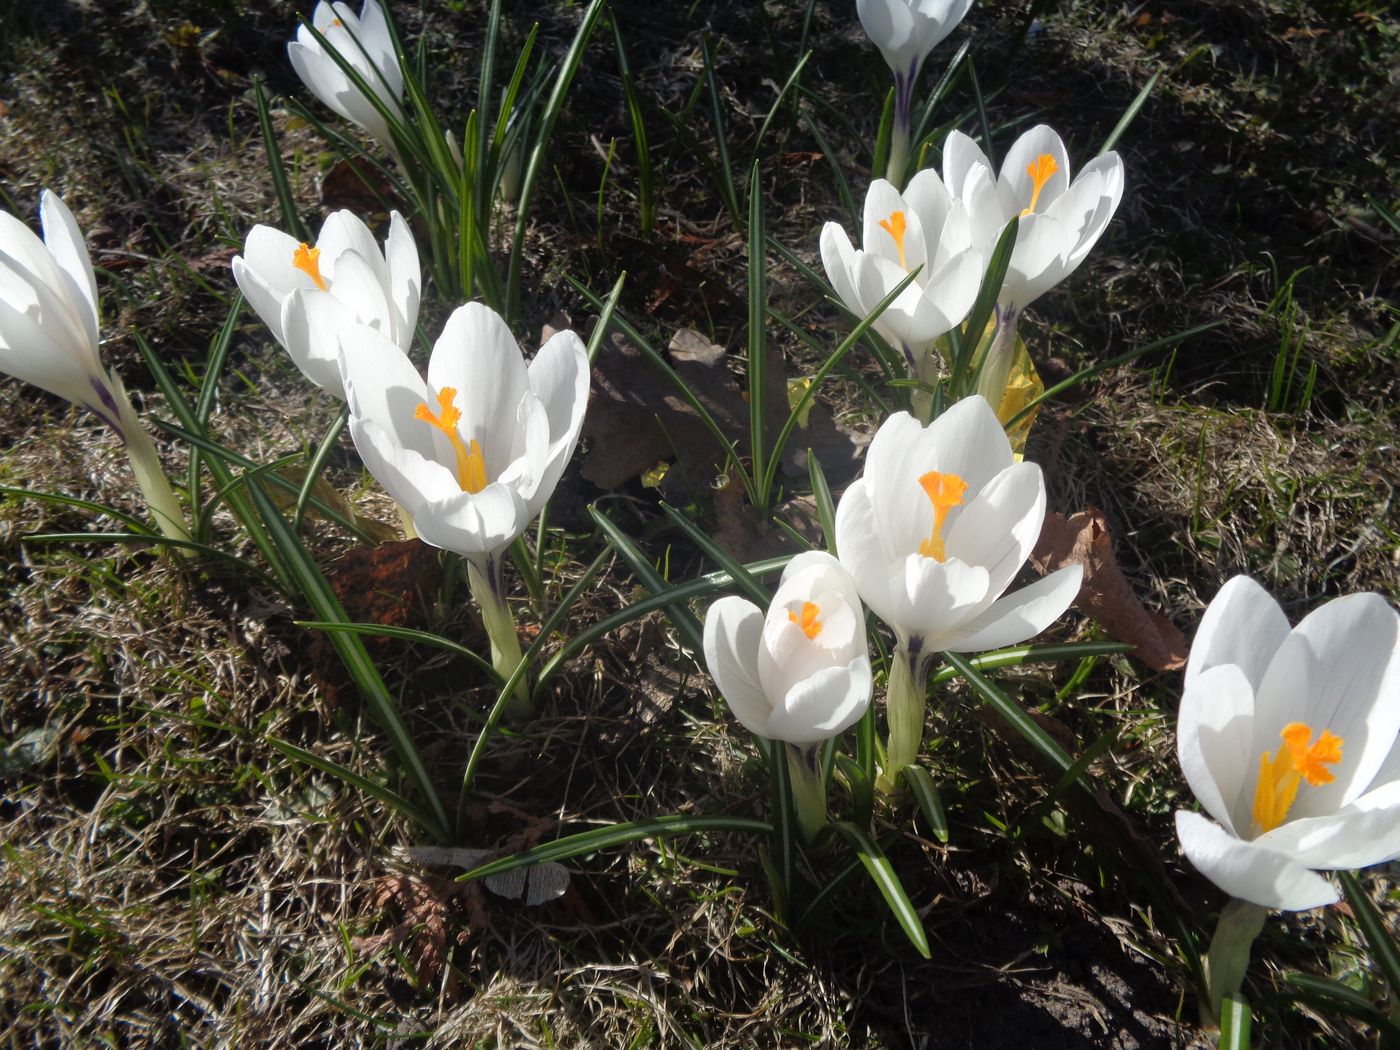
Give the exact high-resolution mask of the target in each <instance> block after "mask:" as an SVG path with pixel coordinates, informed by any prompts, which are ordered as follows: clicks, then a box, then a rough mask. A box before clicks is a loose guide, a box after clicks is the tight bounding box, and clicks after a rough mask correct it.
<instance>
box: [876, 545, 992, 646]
mask: <svg viewBox="0 0 1400 1050" xmlns="http://www.w3.org/2000/svg"><path fill="white" fill-rule="evenodd" d="M894 575H895V578H894V579H892V581H891V584H890V592H891V597H892V604H893V606H894V608H893V610H892V614H891V619H890V624H891V626H892V627H896V628H898V630H899V631H901V632H903V634H904V635H906V636H908V637H909V638H911V639H912V638H922V639H926V640H929V641H927V648H930V649H940V648H943V646H942V645H940V644H937V643H936V642H935V641H933V639H938V638H940V637H941V636H943V635H944V634H945V633H947V632H948V631H950V630H952V629H953V628H956V627H958V626H959V625H960V624H962V622H963V621H964V620H966V619H967V618H968V616H969V614H970V613H972V612H973V611H975V610H976V608H977V606H978V605H979V604H980V603H981V601H982V599H983V598H984V597H986V594H987V570H986V569H984V568H982V566H980V565H964V564H963V563H962V562H960V561H957V560H956V559H953V558H949V559H948V560H947V561H942V562H940V561H935V560H934V559H933V558H925V557H924V556H923V555H921V554H911V555H909V557H907V558H905V559H904V563H903V564H902V565H900V564H898V563H896V565H895V568H894ZM994 608H995V607H994Z"/></svg>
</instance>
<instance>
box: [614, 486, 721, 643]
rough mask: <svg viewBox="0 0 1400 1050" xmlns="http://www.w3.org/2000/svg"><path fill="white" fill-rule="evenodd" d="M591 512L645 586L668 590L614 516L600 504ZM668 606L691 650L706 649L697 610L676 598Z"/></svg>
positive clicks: (668, 613)
mask: <svg viewBox="0 0 1400 1050" xmlns="http://www.w3.org/2000/svg"><path fill="white" fill-rule="evenodd" d="M588 513H589V514H591V515H592V516H593V520H594V521H596V522H597V523H598V527H599V528H600V529H602V530H603V535H604V536H606V537H607V538H608V542H610V543H611V544H612V545H613V547H614V548H616V550H617V553H618V554H620V555H621V556H622V560H623V561H625V562H626V563H627V567H628V568H630V569H631V570H632V574H633V575H634V576H636V577H637V579H638V580H639V581H641V584H642V586H643V587H645V588H646V589H647V590H648V591H650V592H651V593H652V594H654V595H661V594H663V593H665V592H666V591H667V586H666V581H665V580H663V579H662V578H661V576H660V575H658V574H657V572H656V570H655V569H653V568H652V567H651V560H650V559H649V558H647V556H646V555H645V554H643V553H642V552H641V550H640V548H638V547H637V545H636V544H635V543H633V542H632V540H631V537H629V536H628V535H627V534H626V533H625V532H623V531H622V530H621V529H620V528H618V526H617V525H616V524H615V523H614V522H613V520H612V519H611V518H609V517H608V516H607V515H606V514H604V513H603V512H602V511H601V510H599V509H598V508H597V507H590V508H588ZM667 606H668V607H667V609H666V613H667V615H668V616H670V617H671V622H672V623H674V624H675V625H676V630H678V631H680V633H681V635H682V637H683V638H684V639H685V643H686V645H688V646H690V649H691V652H694V653H700V652H703V651H704V649H705V645H704V632H703V631H702V630H701V627H700V622H699V621H698V620H696V619H695V614H694V613H692V612H691V611H690V609H689V608H687V606H686V605H685V603H684V602H682V601H677V602H675V603H674V604H671V603H667Z"/></svg>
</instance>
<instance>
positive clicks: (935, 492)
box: [919, 470, 967, 561]
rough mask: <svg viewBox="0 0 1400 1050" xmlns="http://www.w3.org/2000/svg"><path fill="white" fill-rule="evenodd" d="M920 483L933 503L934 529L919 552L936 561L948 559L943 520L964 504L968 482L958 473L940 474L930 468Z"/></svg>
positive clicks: (920, 545) (920, 546)
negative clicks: (944, 545)
mask: <svg viewBox="0 0 1400 1050" xmlns="http://www.w3.org/2000/svg"><path fill="white" fill-rule="evenodd" d="M919 484H920V485H921V486H922V487H923V490H924V494H925V495H926V496H928V501H929V502H930V503H932V504H933V531H932V532H930V533H929V537H928V539H926V540H924V541H923V542H921V543H920V544H919V553H920V554H922V555H923V556H924V557H925V558H932V559H933V560H934V561H946V560H947V558H948V553H947V551H945V550H944V549H943V522H944V521H945V520H946V519H947V517H948V512H949V511H950V510H952V509H953V508H954V507H960V506H962V501H963V496H964V495H965V494H966V493H967V482H966V481H964V480H963V479H962V478H960V477H958V476H957V475H956V474H940V473H939V472H938V471H936V470H930V471H929V472H928V473H927V474H925V475H923V476H922V477H920V478H919Z"/></svg>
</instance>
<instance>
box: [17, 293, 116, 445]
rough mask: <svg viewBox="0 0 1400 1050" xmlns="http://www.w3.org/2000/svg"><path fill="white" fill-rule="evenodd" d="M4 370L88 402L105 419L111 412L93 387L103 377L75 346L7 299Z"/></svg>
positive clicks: (67, 397)
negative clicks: (60, 338)
mask: <svg viewBox="0 0 1400 1050" xmlns="http://www.w3.org/2000/svg"><path fill="white" fill-rule="evenodd" d="M0 372H6V373H8V374H9V375H12V376H14V377H15V378H16V379H19V380H22V381H23V382H26V383H30V384H32V385H33V386H37V387H39V388H40V389H42V390H47V391H48V392H49V393H51V394H57V395H58V396H59V397H61V398H64V399H65V400H67V401H71V402H73V403H74V404H76V405H87V406H88V407H89V408H92V409H94V410H95V411H98V412H99V414H101V415H103V416H104V418H105V417H109V416H110V415H111V412H110V410H109V409H107V408H105V407H104V406H102V402H101V400H100V398H99V397H98V394H97V390H96V388H95V387H94V386H93V381H94V380H96V381H97V382H98V383H102V382H103V380H102V378H101V377H100V376H98V375H94V373H93V372H92V371H90V370H89V369H88V368H87V367H86V365H85V364H84V362H83V361H82V360H81V359H80V358H79V357H78V356H77V355H76V354H75V353H74V352H73V351H72V349H70V348H68V347H65V346H64V345H62V344H61V343H59V342H57V341H55V339H54V338H53V336H52V335H50V333H48V332H46V331H45V330H44V329H43V328H42V327H40V326H39V325H38V324H37V323H35V321H34V320H33V318H30V317H28V316H26V315H25V314H22V313H20V312H19V311H18V310H16V309H15V308H14V307H13V306H11V305H10V304H9V303H7V302H5V301H4V300H0ZM104 388H105V386H104ZM110 421H111V422H114V423H115V422H116V420H110Z"/></svg>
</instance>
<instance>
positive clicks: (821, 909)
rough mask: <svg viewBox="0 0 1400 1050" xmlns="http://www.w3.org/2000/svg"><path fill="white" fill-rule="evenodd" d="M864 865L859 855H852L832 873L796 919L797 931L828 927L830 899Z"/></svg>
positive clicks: (802, 931)
mask: <svg viewBox="0 0 1400 1050" xmlns="http://www.w3.org/2000/svg"><path fill="white" fill-rule="evenodd" d="M864 866H865V865H864V864H863V862H862V861H861V859H860V857H852V858H851V859H850V860H849V861H847V863H846V865H845V866H844V867H843V868H842V869H841V870H840V871H838V872H837V873H836V874H835V875H833V876H832V877H831V879H830V880H829V881H828V882H827V884H826V885H825V886H823V887H822V888H821V889H820V890H818V891H817V895H816V896H815V897H813V898H812V899H811V901H810V902H808V904H807V907H806V910H804V911H803V912H802V916H801V918H799V919H798V920H797V929H798V931H799V932H801V933H807V932H808V931H810V930H811V929H812V928H813V927H817V928H821V927H827V928H830V922H829V919H830V917H831V904H832V901H833V900H835V898H836V894H837V893H839V892H840V891H841V889H842V888H843V887H844V886H845V885H846V884H847V883H848V882H850V881H851V880H852V879H853V878H855V877H856V875H857V874H858V873H859V872H860V871H861V869H862V868H864Z"/></svg>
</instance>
